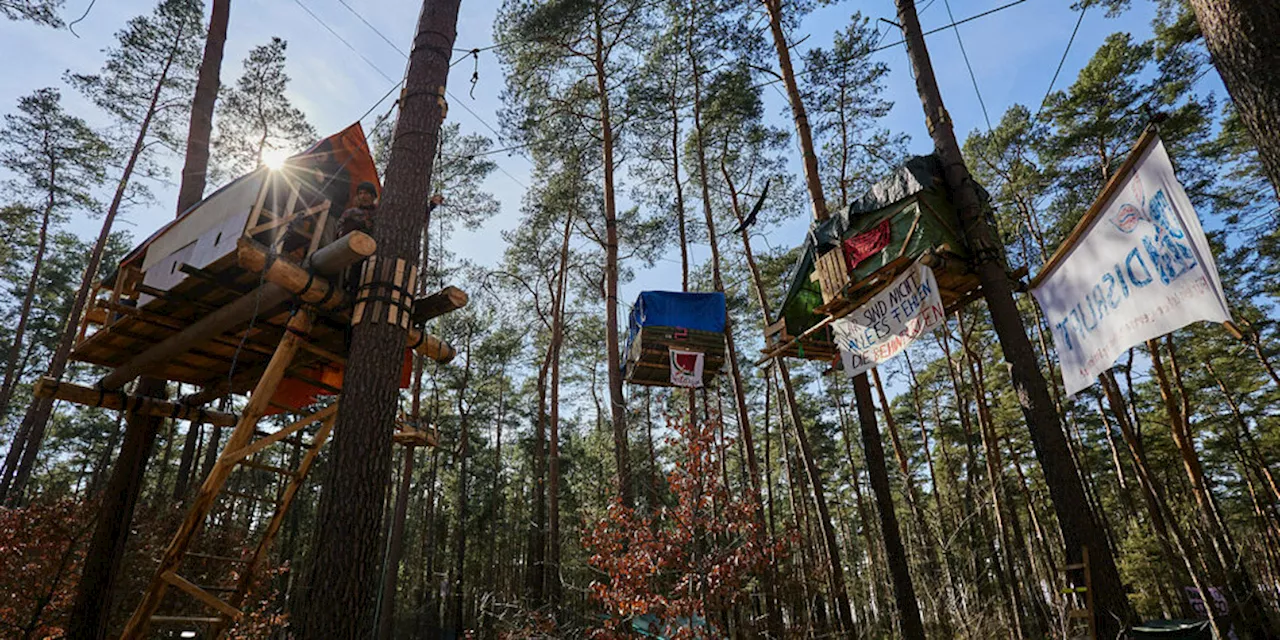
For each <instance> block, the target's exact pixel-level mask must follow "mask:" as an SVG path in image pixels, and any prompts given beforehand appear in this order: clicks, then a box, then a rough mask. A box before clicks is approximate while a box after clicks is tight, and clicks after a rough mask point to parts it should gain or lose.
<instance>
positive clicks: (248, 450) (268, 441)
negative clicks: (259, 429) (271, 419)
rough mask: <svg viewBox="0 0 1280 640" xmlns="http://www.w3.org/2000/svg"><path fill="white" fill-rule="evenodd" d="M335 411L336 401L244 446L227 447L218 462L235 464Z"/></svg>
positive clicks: (336, 407)
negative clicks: (224, 461) (223, 461)
mask: <svg viewBox="0 0 1280 640" xmlns="http://www.w3.org/2000/svg"><path fill="white" fill-rule="evenodd" d="M337 411H338V403H336V402H335V403H333V404H331V405H329V406H327V407H325V408H323V409H321V410H319V411H317V412H315V413H313V414H311V415H309V416H306V417H304V418H301V419H298V420H295V421H294V422H293V424H290V425H289V426H287V427H285V428H283V429H281V430H279V431H276V432H275V433H272V434H271V435H267V436H263V437H262V438H260V439H258V440H255V441H254V442H252V443H248V444H246V445H245V446H244V447H241V448H237V449H231V448H228V449H227V450H226V451H224V452H223V454H222V458H221V459H220V460H219V462H221V461H222V460H226V461H227V464H236V463H238V462H240V461H241V460H244V459H245V458H248V457H249V456H251V455H253V454H255V453H257V452H259V451H262V450H263V449H266V448H267V447H269V446H271V445H273V444H275V443H277V442H279V441H281V440H283V439H285V438H287V437H289V436H291V435H293V434H295V433H297V432H298V431H301V430H302V429H304V428H306V427H307V426H308V425H311V424H314V423H316V422H319V421H320V420H325V419H327V418H328V417H329V416H331V415H333V414H334V413H336V412H337Z"/></svg>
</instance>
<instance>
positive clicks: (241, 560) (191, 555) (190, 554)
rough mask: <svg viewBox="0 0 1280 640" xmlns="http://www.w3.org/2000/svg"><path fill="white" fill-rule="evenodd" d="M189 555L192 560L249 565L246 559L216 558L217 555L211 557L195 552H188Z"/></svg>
mask: <svg viewBox="0 0 1280 640" xmlns="http://www.w3.org/2000/svg"><path fill="white" fill-rule="evenodd" d="M187 555H188V556H189V557H192V558H200V559H202V560H217V561H218V562H236V563H239V564H249V561H248V560H245V559H242V558H230V557H227V556H215V555H211V554H208V553H196V552H195V551H188V552H187Z"/></svg>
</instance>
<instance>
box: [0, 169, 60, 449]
mask: <svg viewBox="0 0 1280 640" xmlns="http://www.w3.org/2000/svg"><path fill="white" fill-rule="evenodd" d="M57 168H58V164H57V162H56V161H52V160H51V162H50V164H49V197H48V199H47V201H46V202H45V206H44V212H43V214H42V215H41V216H40V232H39V235H38V236H37V240H36V255H35V257H34V258H32V259H31V277H30V278H29V279H28V280H27V291H26V293H24V294H23V296H22V305H21V306H20V307H19V311H18V325H17V326H16V327H14V328H13V343H12V344H10V345H9V352H8V353H7V354H5V368H4V383H3V386H0V420H3V419H4V418H5V416H8V415H9V402H10V401H11V400H13V390H14V389H16V388H17V386H18V372H19V371H20V370H21V369H20V368H19V366H18V363H19V360H21V358H20V357H19V356H20V355H21V354H22V340H23V338H24V337H26V333H27V322H28V321H29V320H30V319H31V303H32V302H33V301H34V300H35V297H36V291H37V290H38V288H39V285H40V271H41V268H42V267H43V266H44V253H45V249H46V248H47V247H48V246H49V221H50V219H51V218H52V217H53V207H54V197H55V192H54V190H53V185H55V184H57V183H56V182H55V180H57V177H58V170H57ZM13 441H14V443H17V442H19V441H20V440H19V437H17V436H15V437H14V439H13Z"/></svg>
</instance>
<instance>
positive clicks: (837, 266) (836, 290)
mask: <svg viewBox="0 0 1280 640" xmlns="http://www.w3.org/2000/svg"><path fill="white" fill-rule="evenodd" d="M809 279H810V280H813V281H814V282H817V283H818V287H819V288H820V289H821V290H822V303H823V304H822V306H823V307H830V306H833V305H839V304H841V303H843V302H844V292H845V289H846V288H848V287H849V284H850V282H849V265H848V263H847V262H845V259H844V251H843V250H842V249H840V248H835V249H832V250H830V251H828V252H826V253H824V254H822V255H820V256H818V258H817V260H815V261H814V269H813V273H812V274H811V275H810V276H809Z"/></svg>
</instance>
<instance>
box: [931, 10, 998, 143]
mask: <svg viewBox="0 0 1280 640" xmlns="http://www.w3.org/2000/svg"><path fill="white" fill-rule="evenodd" d="M933 2H934V0H930V4H933ZM942 4H943V6H945V7H946V8H947V17H948V18H950V19H951V23H952V24H953V25H955V24H956V16H955V14H953V13H951V0H942ZM952 29H954V30H955V32H956V43H957V44H959V45H960V57H961V58H963V59H964V66H965V68H966V69H968V70H969V81H970V82H972V83H973V92H974V93H975V94H977V96H978V106H980V107H982V119H983V120H986V122H987V131H991V116H990V115H988V114H987V102H986V101H985V100H983V99H982V90H981V89H979V88H978V76H976V75H974V73H973V65H972V64H969V52H968V51H965V48H964V40H963V39H962V38H961V37H960V27H959V26H953V27H952Z"/></svg>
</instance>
